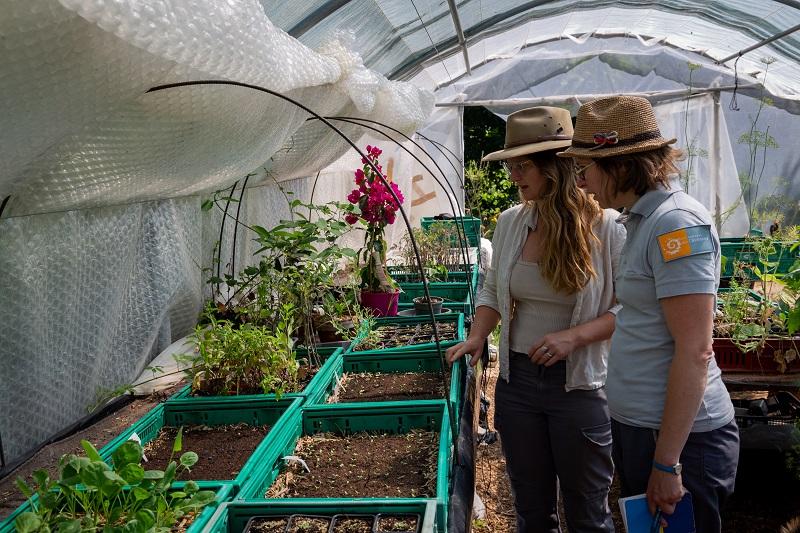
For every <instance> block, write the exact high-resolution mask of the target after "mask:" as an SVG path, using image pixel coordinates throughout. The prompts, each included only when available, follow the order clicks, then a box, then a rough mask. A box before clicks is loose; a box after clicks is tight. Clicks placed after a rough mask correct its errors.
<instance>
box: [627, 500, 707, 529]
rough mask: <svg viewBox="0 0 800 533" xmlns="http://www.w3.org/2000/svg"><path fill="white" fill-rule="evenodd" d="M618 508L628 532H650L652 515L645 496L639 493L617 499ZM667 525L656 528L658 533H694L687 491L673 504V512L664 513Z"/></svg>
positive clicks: (690, 502) (690, 504) (691, 508)
mask: <svg viewBox="0 0 800 533" xmlns="http://www.w3.org/2000/svg"><path fill="white" fill-rule="evenodd" d="M619 508H620V511H622V522H623V523H624V524H625V530H626V531H627V532H628V533H650V526H651V525H652V524H653V515H651V514H650V511H649V510H648V509H647V496H646V495H645V494H639V495H637V496H628V497H627V498H620V499H619ZM664 520H666V521H667V524H668V526H667V527H662V528H658V530H657V531H658V532H659V533H695V529H694V507H693V506H692V495H691V493H689V492H687V493H686V494H684V495H683V498H682V499H681V501H679V502H678V505H677V506H675V512H674V513H673V514H671V515H664Z"/></svg>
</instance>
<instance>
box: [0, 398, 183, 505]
mask: <svg viewBox="0 0 800 533" xmlns="http://www.w3.org/2000/svg"><path fill="white" fill-rule="evenodd" d="M184 385H185V383H180V384H178V385H175V386H173V387H171V388H169V389H166V390H164V391H162V392H159V393H156V394H153V395H152V396H148V397H143V398H137V399H134V400H133V401H132V402H131V403H129V404H128V405H126V406H125V407H123V408H122V409H120V410H119V411H117V412H115V413H112V414H110V415H108V416H106V417H105V418H103V419H102V420H100V421H98V422H97V423H95V424H94V425H92V426H91V427H88V428H86V429H84V430H82V431H80V432H78V433H76V434H74V435H72V436H69V437H67V438H64V439H62V440H60V441H58V442H54V443H52V444H49V445H47V446H45V447H43V448H42V449H41V450H39V451H38V452H37V453H36V455H34V456H33V457H31V458H30V459H28V461H26V462H25V463H23V464H22V465H20V466H19V467H18V468H17V469H16V470H15V471H13V472H11V473H10V474H8V475H6V476H5V477H3V479H0V520H3V519H5V518H6V517H7V516H8V515H10V514H11V513H12V512H14V510H15V509H16V508H17V507H18V506H19V505H20V504H21V503H23V502H24V501H25V498H24V497H23V496H22V493H20V491H19V489H17V486H16V484H15V483H14V481H15V479H16V478H17V476H20V477H23V478H25V479H27V480H28V482H30V481H31V477H30V475H31V473H33V472H34V471H36V470H39V469H42V468H44V469H46V470H48V471H49V472H50V473H51V475H53V474H56V473H57V471H58V460H59V458H60V457H61V456H62V455H64V454H68V453H76V454H81V455H82V454H83V448H81V440H83V439H85V440H88V441H89V442H91V443H92V444H93V445H94V446H95V448H97V449H98V450H99V449H100V448H102V447H103V446H105V445H106V444H108V442H110V441H111V439H113V438H114V437H116V436H117V435H118V434H120V433H122V431H124V430H125V429H127V428H128V427H129V426H130V425H131V424H133V423H134V422H136V421H137V420H138V419H139V418H141V417H142V416H143V415H144V414H145V413H147V412H148V411H149V410H150V409H152V408H153V407H155V406H156V405H157V404H158V403H159V402H161V401H164V400H165V399H167V398H169V397H170V396H171V395H173V394H174V393H175V392H177V391H178V390H180V389H181V388H182V387H183V386H184Z"/></svg>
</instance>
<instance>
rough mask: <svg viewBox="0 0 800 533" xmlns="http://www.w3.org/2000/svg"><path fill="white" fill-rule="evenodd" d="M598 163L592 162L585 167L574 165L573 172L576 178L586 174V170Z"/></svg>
mask: <svg viewBox="0 0 800 533" xmlns="http://www.w3.org/2000/svg"><path fill="white" fill-rule="evenodd" d="M596 162H597V161H592V162H591V163H589V164H588V165H583V166H581V165H578V164H574V165H572V171H573V172H574V173H575V177H576V178H580V177H581V176H582V175H583V173H584V172H586V169H588V168H589V167H590V166H592V165H594V164H595V163H596Z"/></svg>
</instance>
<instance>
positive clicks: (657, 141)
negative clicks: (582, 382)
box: [559, 96, 739, 532]
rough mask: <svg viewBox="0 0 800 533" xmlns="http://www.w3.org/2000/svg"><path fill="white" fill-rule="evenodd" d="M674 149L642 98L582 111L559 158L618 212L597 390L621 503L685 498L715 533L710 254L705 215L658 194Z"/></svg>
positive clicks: (722, 412)
mask: <svg viewBox="0 0 800 533" xmlns="http://www.w3.org/2000/svg"><path fill="white" fill-rule="evenodd" d="M674 142H675V139H669V140H668V139H665V138H664V137H662V136H661V133H660V132H659V128H658V123H657V121H656V118H655V114H654V113H653V109H652V107H651V106H650V103H649V102H648V101H647V100H645V99H643V98H637V97H629V96H618V97H613V98H604V99H600V100H595V101H593V102H590V103H588V104H585V105H584V106H582V107H581V108H580V110H579V111H578V118H577V122H576V124H575V135H574V137H573V139H572V146H571V147H570V148H569V149H567V150H566V151H565V152H563V153H560V154H559V155H561V156H565V157H572V158H574V161H575V162H576V164H577V166H578V168H579V173H580V174H581V176H580V177H579V184H580V185H582V186H584V188H585V190H586V191H587V192H589V193H592V194H594V197H595V199H597V200H598V201H599V202H600V205H601V206H603V207H612V208H616V209H620V208H622V209H624V211H623V215H622V216H621V222H622V223H623V224H624V225H625V228H626V230H627V242H626V245H625V249H624V251H623V253H622V257H621V260H620V269H619V271H620V274H619V275H618V276H617V278H616V293H617V299H618V300H619V302H620V304H622V310H621V311H620V312H619V314H618V315H617V322H616V330H615V331H614V336H613V337H612V339H611V355H610V357H609V365H608V380H607V385H606V389H607V392H608V404H609V408H610V411H611V418H612V429H613V435H614V463H615V466H616V468H617V472H618V474H619V477H620V481H621V485H622V495H623V496H630V495H634V494H641V493H644V492H646V493H647V499H648V503H649V504H650V510H651V512H653V513H655V510H656V509H657V508H658V509H660V510H661V511H662V512H663V513H664V514H665V515H669V514H672V513H673V511H674V509H675V506H676V504H677V503H678V501H679V500H681V498H682V497H683V495H684V493H685V492H686V490H688V491H689V492H690V493H691V494H692V496H691V497H692V500H693V505H694V514H695V525H696V527H697V531H698V532H716V531H720V530H721V523H720V515H719V510H720V507H721V506H722V504H723V503H724V502H725V499H726V498H727V497H728V496H729V495H730V494H731V492H732V491H733V484H734V479H735V477H736V466H737V462H738V455H739V435H738V430H737V428H736V422H735V421H734V411H733V405H732V404H731V400H730V396H729V395H728V392H727V390H726V389H725V385H724V384H723V382H722V378H721V372H720V369H719V367H718V366H717V364H716V361H715V360H714V352H713V351H712V331H713V317H714V311H715V295H716V292H717V288H718V287H719V273H720V246H719V238H718V237H717V232H716V229H715V227H714V223H713V220H712V219H711V216H710V215H709V213H708V211H707V210H706V209H705V208H704V207H703V206H702V205H701V204H700V203H699V202H697V201H696V200H694V199H693V198H692V197H690V196H689V195H688V194H686V193H685V192H683V191H681V190H679V189H672V188H670V176H671V175H673V174H676V173H677V172H678V170H677V168H676V165H675V163H676V160H677V158H678V156H679V155H680V153H679V152H678V151H676V150H674V149H673V148H671V147H670V146H669V145H670V144H672V143H674Z"/></svg>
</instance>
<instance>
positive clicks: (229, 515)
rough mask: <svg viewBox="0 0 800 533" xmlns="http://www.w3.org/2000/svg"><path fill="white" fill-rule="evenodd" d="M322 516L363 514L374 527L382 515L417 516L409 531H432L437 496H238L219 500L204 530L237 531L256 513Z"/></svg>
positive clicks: (215, 532)
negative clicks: (292, 498)
mask: <svg viewBox="0 0 800 533" xmlns="http://www.w3.org/2000/svg"><path fill="white" fill-rule="evenodd" d="M300 515H305V516H315V517H325V518H327V519H330V520H331V522H332V524H333V520H335V519H337V518H340V517H344V516H363V517H369V518H372V519H373V520H374V522H373V531H374V532H375V533H383V532H382V531H380V530H376V529H375V526H376V525H377V524H378V521H379V519H380V518H382V517H384V516H411V517H414V518H416V519H417V528H416V529H415V530H411V531H409V533H435V532H437V529H436V500H433V499H425V498H414V499H400V498H398V499H391V500H388V499H386V498H372V499H363V500H338V499H335V500H324V499H312V498H297V499H294V500H269V501H265V500H238V501H234V502H230V503H225V504H222V505H221V506H220V507H219V508H218V509H217V510H216V512H215V513H214V516H213V517H212V518H211V520H210V521H209V523H208V526H207V528H206V531H207V532H211V533H238V532H240V531H244V530H245V527H246V526H247V525H248V524H249V522H250V521H251V520H252V519H253V518H255V517H264V518H287V519H288V518H290V517H293V516H300Z"/></svg>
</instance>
